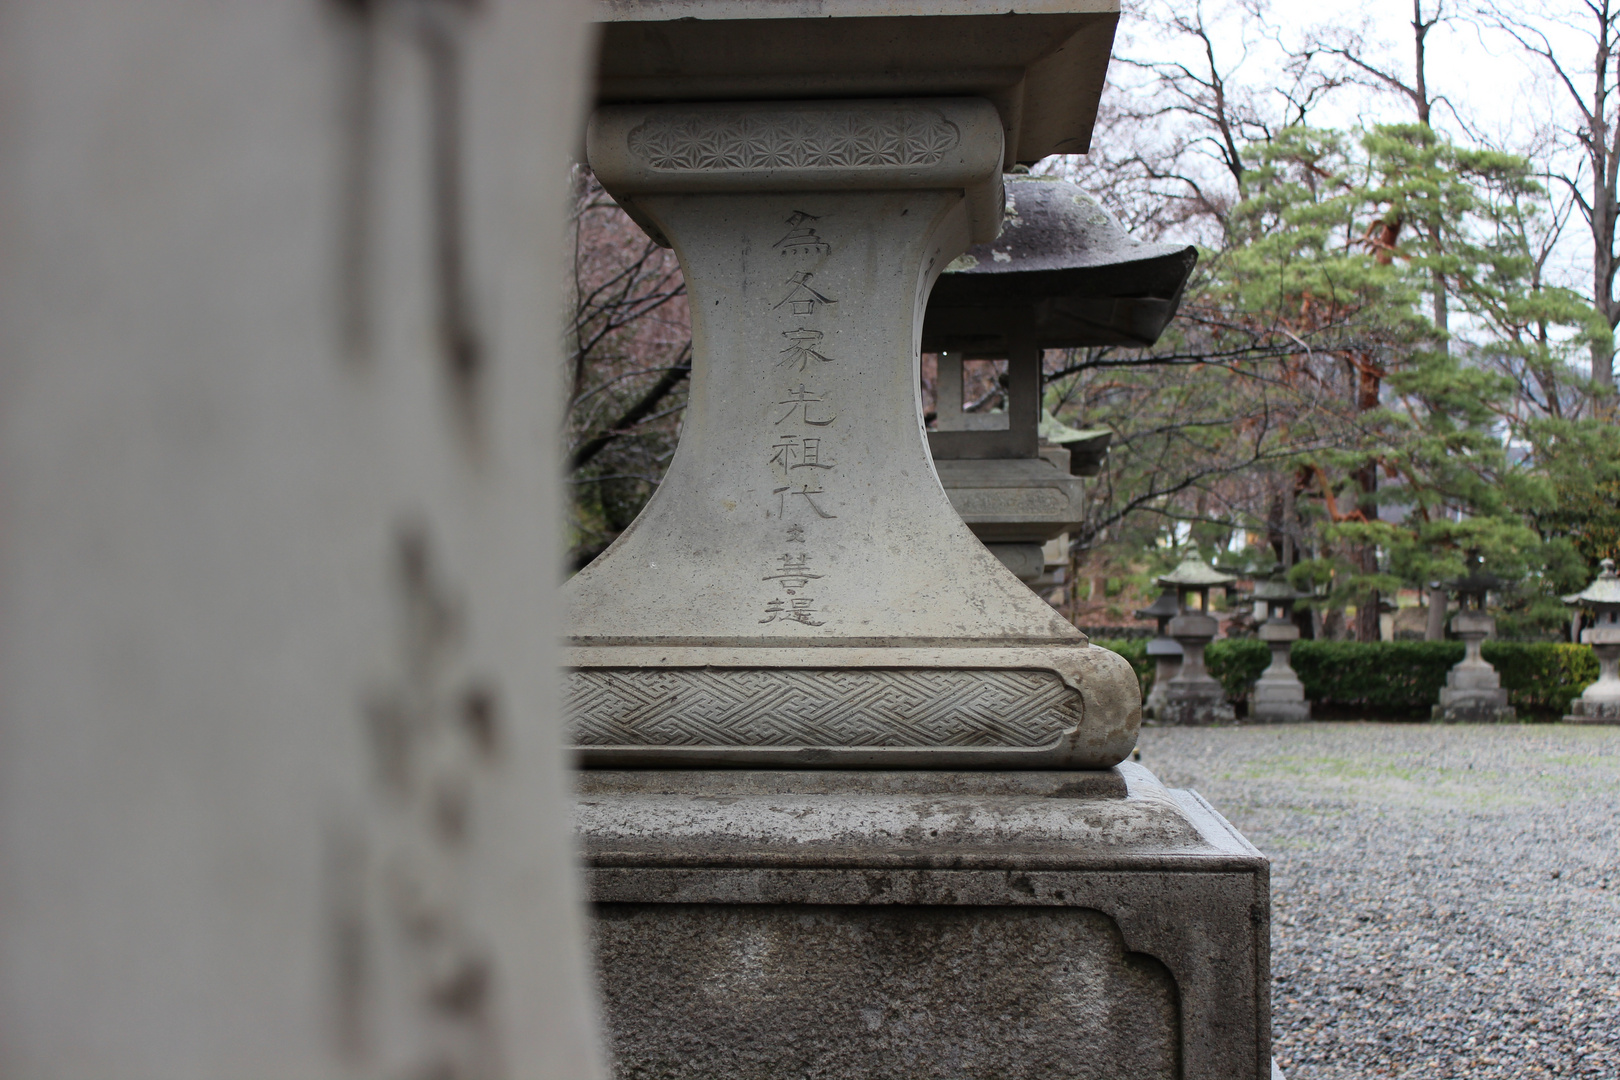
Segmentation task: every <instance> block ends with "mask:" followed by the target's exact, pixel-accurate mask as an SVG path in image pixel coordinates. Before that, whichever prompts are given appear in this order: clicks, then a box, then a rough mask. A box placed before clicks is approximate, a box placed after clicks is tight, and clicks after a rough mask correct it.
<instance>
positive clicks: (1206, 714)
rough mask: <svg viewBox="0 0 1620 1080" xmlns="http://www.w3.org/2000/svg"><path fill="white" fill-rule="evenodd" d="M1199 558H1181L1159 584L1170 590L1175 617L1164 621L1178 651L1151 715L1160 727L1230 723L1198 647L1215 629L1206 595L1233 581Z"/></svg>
mask: <svg viewBox="0 0 1620 1080" xmlns="http://www.w3.org/2000/svg"><path fill="white" fill-rule="evenodd" d="M1236 580H1237V579H1236V578H1234V577H1233V576H1232V575H1230V574H1223V573H1221V572H1220V571H1219V570H1217V569H1215V568H1214V567H1213V566H1211V565H1209V564H1208V563H1206V562H1203V561H1202V560H1199V559H1187V560H1185V561H1184V562H1182V564H1181V565H1180V566H1177V567H1176V568H1175V569H1174V570H1173V571H1171V572H1170V573H1168V574H1166V575H1165V576H1164V577H1161V578H1160V579H1159V584H1160V585H1162V586H1164V587H1165V588H1167V589H1175V590H1176V595H1177V598H1178V600H1179V603H1178V605H1177V606H1178V609H1179V613H1178V614H1177V615H1176V617H1175V618H1173V619H1171V620H1170V626H1169V630H1170V636H1171V637H1173V638H1175V639H1176V644H1178V645H1180V646H1181V653H1182V659H1181V670H1180V671H1178V672H1176V674H1175V676H1174V677H1173V678H1172V679H1170V681H1169V682H1168V683H1167V684H1166V686H1165V695H1164V701H1163V704H1161V705H1160V706H1159V708H1158V710H1157V711H1156V712H1155V713H1154V719H1155V720H1156V721H1158V722H1159V723H1161V724H1177V725H1181V726H1192V725H1202V724H1220V723H1231V722H1232V720H1233V719H1234V718H1235V713H1234V712H1233V711H1232V706H1231V704H1230V703H1229V702H1228V701H1227V700H1226V688H1225V687H1224V686H1222V685H1221V684H1220V682H1218V681H1217V680H1216V679H1215V677H1214V676H1212V675H1210V673H1209V671H1208V670H1207V669H1206V668H1205V667H1204V648H1205V647H1206V646H1207V645H1208V644H1209V643H1210V642H1211V641H1213V640H1214V639H1215V635H1216V634H1217V633H1219V631H1220V624H1219V623H1218V622H1216V621H1215V617H1214V616H1213V615H1211V614H1210V613H1209V591H1210V589H1213V588H1217V587H1219V588H1225V587H1226V586H1227V585H1230V584H1231V583H1232V582H1234V581H1236Z"/></svg>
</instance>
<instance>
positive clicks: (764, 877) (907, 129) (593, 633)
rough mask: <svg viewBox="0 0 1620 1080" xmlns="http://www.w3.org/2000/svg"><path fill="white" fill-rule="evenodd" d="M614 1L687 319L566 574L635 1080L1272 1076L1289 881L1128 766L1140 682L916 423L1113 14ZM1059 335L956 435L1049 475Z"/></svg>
mask: <svg viewBox="0 0 1620 1080" xmlns="http://www.w3.org/2000/svg"><path fill="white" fill-rule="evenodd" d="M593 7H594V9H595V11H596V12H597V18H598V20H599V21H600V23H601V26H600V31H601V33H600V36H599V42H600V58H599V64H598V66H597V73H598V74H597V86H596V94H595V97H596V101H595V109H594V112H593V113H592V116H591V119H590V121H589V123H588V125H587V130H586V138H585V147H586V152H587V155H588V158H589V162H590V164H591V166H592V168H593V169H594V171H595V174H596V177H597V179H598V180H599V181H600V182H601V184H602V186H603V188H604V189H605V190H606V191H607V192H608V193H609V194H610V195H611V196H612V197H613V198H614V199H615V200H617V201H618V203H619V205H620V206H622V207H623V208H624V210H625V212H626V213H627V214H629V216H630V217H631V219H632V220H633V221H635V222H636V223H637V224H638V225H640V226H641V227H642V228H643V229H644V230H645V231H646V232H647V234H648V235H649V236H650V237H652V238H653V239H654V240H655V241H657V242H659V243H664V244H668V245H670V246H672V247H673V248H674V249H675V252H676V254H677V255H678V256H679V258H680V263H681V268H682V271H683V273H684V275H685V280H686V286H687V293H688V299H689V303H690V307H691V315H692V371H691V384H690V396H689V399H688V405H687V410H686V414H685V420H684V422H683V425H682V431H681V438H680V445H679V447H678V449H677V450H676V453H675V456H674V458H673V459H672V460H671V462H670V465H669V469H668V472H667V473H666V474H665V476H664V479H663V482H662V483H661V484H660V486H659V488H658V490H657V491H656V492H655V493H654V494H653V496H652V498H651V499H650V500H649V501H648V502H647V505H646V506H645V508H643V510H642V512H641V514H640V516H638V517H637V519H636V520H635V521H634V522H633V523H632V524H631V525H630V527H629V528H628V529H626V530H625V531H624V533H622V534H621V535H620V536H619V538H618V539H617V540H616V541H615V542H614V544H613V545H612V546H611V547H609V548H608V549H607V550H606V551H605V552H603V553H602V554H601V555H600V556H599V557H598V558H597V559H596V560H595V561H594V562H593V563H591V565H589V566H587V567H586V568H584V569H583V570H581V571H580V572H579V574H577V575H576V576H575V577H574V578H572V579H571V580H570V581H569V582H568V583H567V584H566V585H565V586H564V588H563V599H564V602H565V604H566V610H567V612H568V618H569V620H570V625H569V634H570V640H569V646H570V647H569V651H568V663H569V667H570V669H571V670H570V672H569V676H568V689H569V701H570V720H569V730H568V733H567V737H568V739H569V742H570V743H571V744H572V745H573V747H574V748H575V750H576V753H577V760H578V761H579V763H580V765H581V770H580V773H579V776H578V778H577V788H576V792H577V796H576V801H575V806H574V810H575V814H574V822H575V828H576V830H577V832H578V835H579V845H580V849H581V852H582V859H583V861H584V863H585V880H586V888H587V889H588V894H587V895H588V897H589V899H590V901H591V903H592V908H591V911H592V918H593V919H594V932H593V934H592V943H593V947H594V949H595V959H596V973H597V979H598V983H599V985H600V986H601V1000H602V1016H603V1027H604V1030H605V1032H606V1038H607V1041H608V1045H609V1051H610V1054H611V1057H612V1059H613V1060H614V1061H615V1063H616V1064H615V1068H616V1069H617V1070H619V1071H618V1075H619V1076H631V1075H635V1076H669V1075H697V1076H703V1077H706V1078H708V1080H745V1078H749V1077H759V1076H801V1075H805V1074H807V1073H815V1074H817V1075H829V1076H832V1075H836V1076H841V1077H849V1078H851V1080H856V1078H863V1077H886V1076H899V1075H917V1076H923V1075H927V1076H947V1075H950V1076H958V1075H974V1076H1012V1075H1015V1074H1019V1073H1029V1072H1030V1070H1031V1068H1035V1071H1037V1072H1038V1071H1040V1070H1041V1068H1044V1067H1045V1066H1041V1065H1040V1063H1042V1062H1046V1063H1056V1064H1052V1065H1051V1067H1050V1068H1046V1071H1047V1072H1052V1071H1054V1070H1056V1071H1059V1072H1061V1071H1063V1070H1064V1069H1065V1068H1066V1067H1067V1066H1068V1065H1069V1064H1070V1063H1073V1062H1082V1063H1089V1062H1098V1061H1104V1062H1115V1061H1117V1062H1119V1065H1120V1067H1119V1068H1118V1069H1114V1070H1113V1071H1114V1072H1117V1073H1119V1074H1121V1075H1124V1074H1126V1073H1129V1074H1130V1075H1140V1076H1167V1075H1178V1076H1181V1077H1184V1078H1186V1080H1204V1078H1209V1080H1215V1078H1220V1080H1228V1078H1234V1080H1235V1078H1242V1080H1263V1077H1265V1076H1266V1075H1268V1074H1269V1072H1270V1069H1269V1064H1270V1062H1269V1045H1270V1025H1269V1021H1268V1017H1269V988H1270V984H1271V980H1270V972H1269V969H1268V967H1267V953H1266V946H1265V942H1266V940H1267V935H1268V933H1269V921H1268V916H1269V903H1268V901H1269V886H1268V884H1267V878H1266V863H1265V860H1264V858H1263V857H1262V856H1261V855H1260V853H1259V852H1257V851H1255V850H1254V849H1253V848H1252V847H1250V846H1249V845H1248V844H1247V843H1246V842H1244V841H1243V840H1242V838H1241V837H1239V836H1238V835H1237V834H1236V833H1234V832H1233V831H1231V829H1230V828H1229V827H1225V826H1224V825H1223V823H1221V822H1220V821H1219V820H1218V818H1217V816H1216V815H1213V814H1210V813H1208V812H1207V811H1205V810H1203V809H1201V808H1200V807H1199V806H1198V805H1197V800H1196V799H1195V798H1193V797H1192V796H1191V795H1187V796H1182V795H1180V794H1179V793H1177V794H1172V793H1171V792H1169V791H1168V790H1166V789H1165V788H1164V786H1163V785H1162V784H1159V783H1158V782H1157V781H1156V780H1155V779H1154V778H1153V777H1152V775H1151V773H1149V772H1147V771H1146V770H1144V769H1142V768H1141V766H1139V765H1135V764H1133V763H1131V762H1129V761H1127V760H1125V759H1126V758H1127V757H1128V755H1129V754H1130V752H1131V748H1132V747H1133V746H1134V745H1135V742H1136V735H1137V727H1138V724H1139V722H1140V706H1141V698H1140V690H1139V685H1138V682H1137V679H1136V675H1135V672H1134V671H1132V670H1131V668H1130V665H1129V664H1127V663H1126V662H1125V660H1124V659H1123V658H1122V657H1120V656H1118V655H1117V654H1115V653H1112V652H1109V651H1108V650H1106V649H1102V648H1099V647H1097V646H1095V645H1092V644H1090V643H1089V642H1088V641H1087V640H1086V638H1085V636H1084V635H1082V634H1081V633H1080V632H1079V631H1078V630H1076V629H1075V628H1074V627H1073V626H1072V625H1070V624H1069V622H1068V621H1067V620H1065V619H1063V618H1062V617H1061V616H1060V615H1058V614H1057V613H1056V612H1055V611H1053V610H1052V608H1051V606H1050V605H1049V604H1047V603H1045V602H1044V601H1043V600H1041V599H1040V597H1038V596H1036V595H1035V594H1034V593H1032V592H1031V591H1030V590H1029V589H1028V588H1027V587H1026V586H1025V585H1024V584H1023V583H1022V582H1020V581H1019V579H1018V578H1017V577H1016V576H1014V575H1013V574H1012V573H1010V572H1009V571H1008V570H1007V568H1006V566H1004V565H1003V563H1002V562H1000V561H998V560H997V559H996V557H995V556H993V555H992V554H991V553H990V552H989V551H987V550H986V549H985V547H984V544H983V543H982V542H981V541H980V540H979V539H978V538H976V537H975V535H974V533H973V532H972V531H970V529H969V528H968V526H967V525H966V524H965V523H964V522H963V520H962V517H961V515H960V514H959V513H958V512H957V510H956V509H954V508H953V505H952V502H951V500H950V498H949V497H948V496H947V495H946V493H945V490H944V489H943V488H942V487H941V485H940V483H939V481H938V479H937V473H936V470H935V465H934V457H933V455H931V454H930V449H929V439H928V436H927V433H926V429H925V427H924V423H923V416H922V411H921V409H920V407H919V406H920V398H919V395H918V386H919V380H920V375H919V343H920V341H921V339H922V337H923V315H924V312H925V311H926V310H928V309H929V307H930V303H929V295H930V290H932V289H933V288H934V286H935V282H936V280H937V279H938V278H939V276H940V275H941V273H942V272H943V271H944V270H945V269H946V268H947V267H948V266H950V265H951V264H952V263H953V261H955V260H956V259H958V257H960V256H961V255H962V254H963V253H964V252H966V251H968V250H969V249H970V248H971V247H973V245H975V244H981V245H983V244H991V243H992V242H993V241H995V239H996V237H997V236H998V235H999V234H1000V232H1001V227H1002V223H1003V215H1004V210H1005V208H1006V206H1007V193H1006V189H1005V188H1004V187H1003V176H1004V174H1005V173H1006V171H1007V170H1010V169H1012V168H1013V167H1014V166H1016V165H1018V164H1025V165H1028V164H1031V163H1034V162H1036V161H1038V160H1040V159H1041V158H1043V157H1046V156H1047V155H1050V154H1056V153H1083V152H1085V150H1086V148H1087V147H1088V145H1089V142H1090V136H1091V127H1092V123H1093V120H1094V119H1095V115H1096V108H1097V102H1098V98H1099V95H1100V93H1101V90H1102V87H1103V84H1104V81H1105V74H1106V68H1107V64H1108V57H1109V48H1110V43H1111V42H1112V40H1113V33H1114V29H1115V25H1116V23H1117V20H1118V6H1117V4H1115V3H1114V2H1113V0H1007V2H1002V0H997V2H996V3H994V4H992V3H990V2H989V0H908V2H907V3H904V4H891V3H873V2H871V0H814V2H810V0H771V2H766V0H612V2H603V3H599V4H596V5H593ZM1016 205H1017V201H1016V199H1015V200H1014V206H1015V207H1016ZM992 259H993V257H992ZM1121 274H1123V271H1121ZM1104 295H1105V296H1106V295H1111V294H1107V293H1104ZM1141 295H1146V294H1141ZM1149 299H1152V297H1149ZM1158 299H1159V300H1161V301H1165V300H1167V299H1168V298H1167V297H1159V298H1158ZM1121 302H1122V303H1124V304H1125V306H1126V307H1127V308H1129V307H1131V306H1132V304H1131V297H1130V295H1126V296H1124V297H1123V298H1122V300H1121ZM1062 306H1063V305H1062V304H1060V303H1058V302H1057V301H1055V300H1054V302H1053V304H1052V307H1053V308H1054V309H1061V308H1062ZM1161 306H1162V305H1161ZM1088 310H1089V309H1088ZM1083 313H1084V312H1082V314H1083ZM1165 317H1166V318H1167V317H1168V315H1165ZM1004 332H1005V328H1004V327H1003V328H1002V329H1000V330H997V333H1004ZM982 344H983V346H984V347H985V348H986V349H995V348H997V347H998V346H996V345H995V344H994V343H993V342H987V343H982ZM1039 348H1040V339H1039V338H1037V337H1031V336H1029V335H1028V334H1025V335H1024V336H1022V337H1019V338H1018V339H1017V343H1016V347H1015V348H1008V349H1007V351H1006V352H1003V353H1002V355H1003V356H1006V355H1008V354H1009V353H1011V354H1012V356H1013V358H1014V359H1016V358H1017V357H1023V358H1024V360H1023V361H1021V362H1020V364H1019V365H1018V366H1017V367H1015V368H1014V375H1015V380H1014V381H1015V382H1016V383H1017V385H1015V386H1014V387H1013V391H1014V393H1013V401H1012V411H1013V412H1014V413H1016V414H1017V415H1018V417H1020V419H1019V422H1018V426H1017V427H1016V428H1014V427H1012V426H1010V425H1009V427H1008V429H1007V430H1005V431H992V432H975V431H963V432H955V433H949V434H956V435H960V436H962V437H964V438H967V437H972V436H981V435H989V436H993V437H995V438H998V439H1002V440H1005V441H1007V442H1009V443H1010V442H1012V441H1013V440H1019V442H1018V446H1017V452H1016V453H1015V454H1012V455H1011V456H1014V457H1017V458H1019V459H1020V460H1021V461H1022V462H1023V463H1024V464H1026V465H1028V464H1035V465H1041V466H1044V467H1046V468H1047V471H1048V472H1049V473H1050V474H1053V476H1054V477H1056V478H1059V479H1061V478H1062V477H1063V476H1066V475H1067V472H1066V470H1064V471H1060V470H1059V469H1057V468H1055V467H1053V466H1052V465H1050V463H1048V462H1043V461H1041V460H1040V458H1041V455H1040V453H1039V450H1038V444H1037V442H1036V440H1037V435H1038V433H1037V421H1038V418H1039V401H1038V400H1037V397H1036V391H1037V390H1038V388H1037V387H1036V386H1035V384H1034V382H1033V381H1032V380H1031V378H1030V376H1031V375H1034V374H1038V372H1036V369H1035V367H1034V366H1033V365H1032V364H1031V363H1030V362H1029V361H1030V359H1031V358H1033V357H1035V356H1037V355H1038V350H1039ZM1019 372H1023V373H1024V374H1019ZM1020 386H1022V387H1024V388H1026V389H1027V391H1028V392H1027V393H1024V391H1021V390H1019V387H1020ZM1021 393H1023V397H1022V398H1021V397H1020V396H1019V395H1020V394H1021ZM1011 419H1012V417H1011V416H1009V420H1011ZM990 456H991V455H986V457H985V458H983V459H981V460H988V458H989V457H990ZM970 460H971V459H970ZM1047 489H1050V494H1047V493H1045V492H1046V490H1047ZM1029 502H1030V504H1031V506H1032V508H1033V509H1034V510H1035V511H1038V513H1032V514H1031V515H1029V516H1031V517H1034V518H1037V519H1039V518H1040V515H1041V514H1046V513H1048V508H1049V507H1055V509H1056V510H1057V512H1058V513H1059V514H1060V515H1062V514H1067V513H1069V512H1070V504H1069V501H1068V497H1067V496H1066V495H1065V493H1064V490H1063V488H1062V485H1061V484H1060V485H1058V486H1056V487H1052V486H1051V485H1049V484H1048V485H1036V487H1035V488H1034V496H1033V497H1032V498H1031V499H1030V500H1029ZM1058 520H1059V522H1062V521H1065V520H1073V519H1072V518H1066V517H1062V516H1060V517H1059V518H1058ZM1133 954H1146V955H1148V956H1151V957H1154V958H1155V960H1156V961H1157V963H1156V964H1153V965H1142V964H1139V963H1137V962H1135V960H1134V959H1132V957H1133ZM1054 955H1061V956H1062V957H1063V963H1062V964H1061V965H1053V964H1052V963H1050V962H1049V958H1050V957H1052V956H1054ZM761 957H765V958H766V962H764V963H763V964H761V961H760V958H761ZM1008 1001H1026V1002H1058V1003H1060V1006H1059V1007H1054V1008H1052V1009H1048V1010H1045V1011H1042V1010H1039V1009H1037V1010H1035V1011H1034V1012H1030V1011H1029V1010H1024V1011H1023V1012H1021V1014H1020V1018H1019V1019H1018V1021H1017V1022H1013V1023H1009V1022H1008V1021H1007V1020H1006V1019H1004V1017H1005V1016H1006V1014H1007V1004H1006V1003H1007V1002H1008ZM1037 1014H1039V1015H1037ZM1110 1016H1129V1017H1131V1023H1130V1024H1128V1025H1124V1026H1121V1025H1114V1024H1107V1023H1103V1022H1100V1021H1099V1020H1098V1018H1106V1017H1110ZM964 1047H967V1048H970V1049H968V1050H964V1049H963V1048H964ZM964 1054H967V1055H968V1056H967V1057H964V1056H963V1055H964ZM1030 1062H1036V1063H1037V1064H1036V1065H1035V1066H1032V1065H1030Z"/></svg>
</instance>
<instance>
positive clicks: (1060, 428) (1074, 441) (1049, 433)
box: [1039, 410, 1114, 451]
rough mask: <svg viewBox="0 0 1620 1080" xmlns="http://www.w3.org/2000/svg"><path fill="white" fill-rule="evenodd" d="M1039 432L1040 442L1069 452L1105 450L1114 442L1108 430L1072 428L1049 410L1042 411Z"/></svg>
mask: <svg viewBox="0 0 1620 1080" xmlns="http://www.w3.org/2000/svg"><path fill="white" fill-rule="evenodd" d="M1039 430H1040V437H1041V442H1043V443H1051V444H1052V445H1053V446H1061V447H1064V448H1066V449H1071V450H1072V449H1077V448H1078V449H1081V450H1087V451H1090V450H1106V449H1108V444H1109V443H1111V442H1113V441H1114V432H1113V430H1112V429H1110V428H1072V427H1070V426H1069V425H1068V424H1065V423H1064V422H1063V421H1061V420H1059V419H1058V418H1057V417H1055V416H1053V415H1052V413H1051V412H1050V411H1049V410H1042V412H1041V423H1040V429H1039Z"/></svg>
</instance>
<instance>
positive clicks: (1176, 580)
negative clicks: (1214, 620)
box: [1159, 559, 1237, 589]
mask: <svg viewBox="0 0 1620 1080" xmlns="http://www.w3.org/2000/svg"><path fill="white" fill-rule="evenodd" d="M1236 580H1237V578H1235V577H1233V576H1232V575H1231V574H1223V573H1221V572H1220V571H1219V570H1217V569H1215V568H1214V567H1213V566H1211V565H1209V563H1207V562H1205V561H1204V560H1202V559H1183V560H1182V561H1181V563H1180V565H1178V566H1177V567H1176V568H1175V569H1174V570H1172V571H1170V572H1169V573H1168V574H1165V575H1164V576H1163V577H1161V578H1159V584H1160V585H1163V586H1165V587H1167V588H1172V589H1173V588H1183V589H1209V588H1214V587H1215V586H1218V585H1230V584H1232V582H1234V581H1236Z"/></svg>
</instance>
